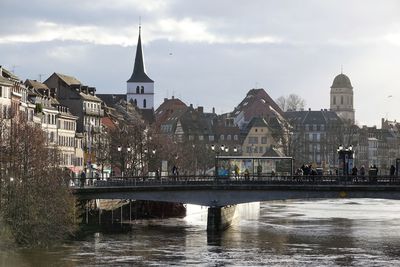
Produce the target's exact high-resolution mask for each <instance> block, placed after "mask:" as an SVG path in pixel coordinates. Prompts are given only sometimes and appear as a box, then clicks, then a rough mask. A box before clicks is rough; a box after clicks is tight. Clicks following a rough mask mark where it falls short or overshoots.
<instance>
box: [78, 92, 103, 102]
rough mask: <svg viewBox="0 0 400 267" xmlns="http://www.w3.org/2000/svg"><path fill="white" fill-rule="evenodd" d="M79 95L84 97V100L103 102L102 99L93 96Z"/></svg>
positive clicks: (81, 93)
mask: <svg viewBox="0 0 400 267" xmlns="http://www.w3.org/2000/svg"><path fill="white" fill-rule="evenodd" d="M79 95H80V96H81V97H82V99H83V100H87V101H96V102H101V99H100V98H98V97H97V96H94V95H91V94H85V93H83V92H80V93H79Z"/></svg>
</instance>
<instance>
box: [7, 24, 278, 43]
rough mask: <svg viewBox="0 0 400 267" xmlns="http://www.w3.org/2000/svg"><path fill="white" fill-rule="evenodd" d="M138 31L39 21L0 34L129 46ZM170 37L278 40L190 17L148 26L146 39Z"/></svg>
mask: <svg viewBox="0 0 400 267" xmlns="http://www.w3.org/2000/svg"><path fill="white" fill-rule="evenodd" d="M136 35H137V32H136V31H134V30H133V28H132V27H122V28H118V29H115V28H111V27H102V26H95V25H84V26H78V25H71V24H57V23H55V22H49V21H39V22H37V23H35V24H34V25H33V26H32V27H30V29H29V32H25V33H16V34H8V35H4V36H0V44H8V43H37V42H49V41H76V42H83V43H92V44H98V45H121V46H129V45H134V44H136ZM159 39H167V40H169V41H173V42H205V43H210V44H213V43H217V44H229V43H236V44H262V43H279V42H281V39H280V38H278V37H274V36H224V35H222V34H215V33H212V32H211V31H209V27H208V26H207V24H206V23H204V22H199V21H194V20H192V19H190V18H185V19H182V20H175V19H171V18H170V19H161V20H158V21H156V22H155V23H153V24H148V25H146V39H144V41H145V42H151V41H154V40H159Z"/></svg>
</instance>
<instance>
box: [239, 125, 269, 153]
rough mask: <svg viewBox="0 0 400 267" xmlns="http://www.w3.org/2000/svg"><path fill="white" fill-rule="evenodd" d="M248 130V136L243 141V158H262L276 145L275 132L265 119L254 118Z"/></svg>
mask: <svg viewBox="0 0 400 267" xmlns="http://www.w3.org/2000/svg"><path fill="white" fill-rule="evenodd" d="M247 128H248V130H247V135H246V137H245V138H244V141H243V152H242V154H243V156H254V157H260V156H263V155H264V154H265V153H266V152H267V151H268V150H269V149H270V148H271V147H274V146H275V145H276V141H275V138H274V137H273V130H272V128H271V127H270V126H269V125H268V123H267V121H266V120H265V119H264V118H256V117H254V118H253V119H252V120H251V121H250V123H249V124H248V126H247Z"/></svg>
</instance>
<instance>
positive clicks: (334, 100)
mask: <svg viewBox="0 0 400 267" xmlns="http://www.w3.org/2000/svg"><path fill="white" fill-rule="evenodd" d="M333 105H336V96H334V97H333Z"/></svg>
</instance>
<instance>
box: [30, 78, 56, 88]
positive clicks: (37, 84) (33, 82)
mask: <svg viewBox="0 0 400 267" xmlns="http://www.w3.org/2000/svg"><path fill="white" fill-rule="evenodd" d="M25 85H26V86H28V87H32V88H34V89H36V90H38V89H46V90H49V89H50V88H49V87H48V86H47V85H46V84H44V83H42V82H38V81H36V80H30V79H26V81H25Z"/></svg>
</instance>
